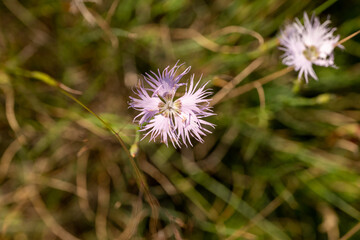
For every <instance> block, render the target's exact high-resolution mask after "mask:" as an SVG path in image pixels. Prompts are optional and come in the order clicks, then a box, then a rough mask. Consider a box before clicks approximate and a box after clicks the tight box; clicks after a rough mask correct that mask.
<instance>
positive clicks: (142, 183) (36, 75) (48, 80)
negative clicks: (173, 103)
mask: <svg viewBox="0 0 360 240" xmlns="http://www.w3.org/2000/svg"><path fill="white" fill-rule="evenodd" d="M9 72H10V73H12V74H15V75H19V76H23V77H28V78H33V79H36V80H40V81H42V82H44V83H45V84H47V85H50V86H52V87H55V88H57V89H58V90H59V91H60V92H61V93H62V94H64V95H66V96H67V97H69V98H70V99H72V100H73V101H74V102H76V103H77V104H79V105H80V106H81V107H82V108H84V109H85V110H86V111H88V112H89V113H90V114H91V115H93V116H95V117H96V118H97V119H98V120H99V121H100V122H101V123H102V124H103V125H104V127H105V128H107V129H108V130H109V131H110V132H111V133H112V134H113V135H114V136H115V137H116V139H117V140H118V141H119V143H120V145H121V147H122V148H123V149H124V151H125V152H126V154H127V155H128V158H129V160H130V164H131V166H132V168H133V169H134V171H135V175H136V178H137V180H138V181H137V183H138V185H139V188H140V190H141V191H143V192H144V193H145V199H146V200H147V201H148V203H149V205H150V207H151V210H152V217H153V221H151V222H150V228H151V231H152V232H153V233H155V232H156V225H157V219H158V213H159V210H158V208H159V203H158V202H157V200H156V199H155V198H154V197H153V196H152V194H151V193H150V190H149V186H148V185H147V183H146V180H145V178H144V176H143V174H142V172H141V171H140V169H139V167H138V166H137V164H136V162H135V158H134V157H133V156H132V155H131V153H130V151H129V149H128V148H127V147H126V145H125V142H124V141H123V139H122V138H121V137H120V135H119V134H118V133H117V132H116V131H115V130H114V129H113V128H112V127H111V126H110V124H109V123H107V122H106V121H105V120H103V119H102V118H101V117H100V116H99V115H98V114H96V113H95V112H94V111H92V110H91V109H90V108H88V107H87V106H86V105H85V104H84V103H82V102H81V101H80V100H78V99H77V98H75V97H74V96H73V95H72V94H71V93H76V94H79V93H80V92H79V91H77V90H73V89H71V88H69V87H67V86H65V85H64V84H62V83H60V82H58V81H56V80H55V79H53V78H52V77H50V76H49V75H47V74H45V73H42V72H36V71H27V70H23V69H15V70H9Z"/></svg>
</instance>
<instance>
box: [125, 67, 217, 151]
mask: <svg viewBox="0 0 360 240" xmlns="http://www.w3.org/2000/svg"><path fill="white" fill-rule="evenodd" d="M181 66H182V64H181V65H178V64H177V63H176V64H175V66H174V67H173V68H171V69H170V67H167V68H165V69H164V71H163V72H162V73H161V72H160V70H158V74H155V73H154V72H151V73H152V75H150V74H148V73H146V74H145V75H146V76H144V79H145V82H146V83H147V84H148V85H149V86H150V88H146V87H145V86H143V84H142V85H141V86H140V87H139V88H138V89H137V90H136V91H135V94H136V95H137V96H138V97H139V98H133V97H130V99H131V102H130V107H132V108H134V109H135V110H138V111H140V113H139V114H138V115H137V116H136V117H135V119H134V121H135V120H136V119H138V118H140V120H137V121H138V122H139V124H140V125H141V126H142V129H141V131H144V132H146V134H145V136H144V138H145V137H146V136H148V135H150V141H155V140H156V139H157V138H160V140H161V142H164V143H165V144H166V145H168V141H169V140H170V141H171V142H172V144H173V145H174V146H175V147H177V146H178V147H180V144H181V142H183V143H184V144H185V145H186V146H187V143H189V144H190V145H192V144H191V140H190V138H191V137H193V138H195V139H196V140H197V141H199V142H203V139H202V137H203V136H205V135H206V133H210V131H209V130H207V129H206V128H204V127H203V126H205V125H207V126H210V127H214V124H212V123H209V122H207V121H205V120H203V118H204V117H208V116H211V115H214V113H212V110H211V107H210V106H209V103H210V99H206V97H208V96H209V95H210V94H211V92H210V91H208V90H205V86H206V84H204V85H202V86H201V87H199V88H198V86H199V82H197V83H196V84H194V75H192V76H191V78H190V84H189V86H188V85H187V84H184V83H179V81H180V79H181V78H182V77H183V76H184V75H185V74H187V73H188V72H189V71H190V67H188V68H187V69H185V71H184V72H182V73H180V74H179V75H176V71H177V70H178V69H179V67H181ZM184 85H185V86H186V90H185V93H184V94H183V95H182V96H181V97H178V98H177V95H176V93H177V90H178V88H179V87H181V86H184ZM197 88H198V89H197ZM149 93H150V94H149Z"/></svg>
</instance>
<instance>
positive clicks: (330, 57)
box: [279, 13, 342, 82]
mask: <svg viewBox="0 0 360 240" xmlns="http://www.w3.org/2000/svg"><path fill="white" fill-rule="evenodd" d="M329 24H330V20H329V19H328V20H326V21H325V22H324V23H322V24H321V23H320V20H319V18H318V17H315V16H314V15H312V17H311V19H309V17H308V15H307V14H306V13H304V24H301V22H300V20H299V19H298V18H296V19H295V22H293V23H292V24H288V25H286V26H285V28H284V29H283V30H281V36H280V38H279V41H280V45H281V47H279V49H281V50H283V51H284V52H285V53H284V54H283V55H282V59H283V60H282V62H283V63H284V64H285V65H288V66H293V67H294V69H295V71H298V72H299V74H298V78H299V79H300V78H301V77H302V75H304V78H305V81H306V82H308V75H310V76H311V77H312V78H314V79H315V80H318V77H317V76H316V74H315V71H314V69H313V66H312V65H313V64H315V65H318V66H323V67H334V68H336V66H335V64H334V53H333V50H334V48H335V47H336V46H338V47H342V46H341V45H338V44H337V42H338V41H339V38H340V36H339V35H336V36H334V32H335V30H336V28H330V27H329Z"/></svg>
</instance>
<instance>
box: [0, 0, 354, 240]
mask: <svg viewBox="0 0 360 240" xmlns="http://www.w3.org/2000/svg"><path fill="white" fill-rule="evenodd" d="M304 11H306V12H308V13H309V14H311V13H313V12H315V13H316V14H317V15H318V16H319V17H320V19H321V21H322V22H323V21H325V20H326V19H327V17H328V16H330V18H331V21H332V24H331V26H332V27H336V28H337V31H336V34H340V36H341V38H344V37H346V36H348V35H350V34H351V33H353V32H355V31H357V30H359V29H360V15H359V13H360V2H359V1H358V0H346V1H345V0H338V1H336V0H328V1H320V0H318V1H310V0H305V1H304V0H293V1H286V0H269V1H260V0H237V1H230V0H214V1H208V0H198V1H190V0H158V1H154V0H114V1H113V0H89V1H85V0H71V1H70V0H61V1H60V0H58V1H54V0H36V1H35V0H24V1H20V0H2V1H1V2H0V88H1V91H0V157H1V159H0V184H1V185H0V223H1V225H0V231H1V239H17V240H23V239H176V240H178V239H227V240H230V239H307V240H309V239H360V223H359V220H360V176H359V173H360V162H359V161H360V155H359V143H360V125H359V121H360V104H359V103H360V93H359V90H360V61H359V60H360V36H356V37H354V38H352V39H351V40H348V41H347V42H345V43H344V44H343V45H344V47H345V49H344V50H341V49H339V48H338V49H335V63H336V65H337V66H338V69H335V68H323V67H315V71H316V73H317V75H318V77H319V81H315V80H311V81H310V82H309V84H304V82H303V81H302V82H299V81H297V73H296V72H288V73H286V72H284V70H283V69H285V68H286V66H284V65H282V64H281V61H280V56H281V54H282V53H281V52H280V51H279V50H278V49H277V36H278V34H279V29H280V28H281V27H282V26H283V25H284V24H285V23H286V22H290V21H292V20H293V19H294V18H295V17H298V18H300V19H302V16H303V12H304ZM177 60H179V61H180V62H181V63H182V62H184V63H185V65H184V68H182V70H184V69H185V67H187V66H192V69H191V72H190V74H195V78H196V79H200V78H201V81H202V82H204V83H205V82H206V81H210V83H209V86H210V87H211V88H212V89H213V92H214V95H213V103H212V104H213V106H214V111H215V113H216V114H217V115H216V116H213V117H210V118H207V120H208V121H209V122H212V123H214V124H216V128H215V129H214V130H213V133H212V134H210V135H208V136H207V137H206V138H205V143H204V144H200V143H196V142H195V140H193V143H194V147H189V148H186V147H183V148H181V149H174V148H173V147H172V146H169V147H166V146H165V145H164V144H161V143H153V142H151V143H149V142H148V140H149V139H148V138H146V139H144V140H142V141H141V142H139V143H138V142H137V139H136V138H137V137H139V136H137V130H138V126H137V125H136V123H133V118H134V117H135V116H136V115H137V113H136V111H134V110H133V109H129V108H128V102H129V96H133V95H134V94H133V92H132V89H133V88H134V86H136V84H137V82H138V79H141V78H142V76H141V74H144V73H145V72H149V71H150V70H152V71H157V69H161V70H162V69H164V68H165V67H166V66H168V65H170V66H173V65H174V64H175V63H176V61H177ZM22 70H28V71H38V72H40V73H44V74H47V75H49V76H51V77H52V78H54V79H56V80H57V81H59V82H61V83H62V84H64V85H66V86H68V87H70V88H72V89H76V90H78V91H81V92H82V94H81V95H74V96H75V97H76V98H77V99H79V100H80V101H82V102H83V103H84V104H85V105H86V106H88V107H89V108H90V109H92V110H93V111H94V112H96V113H97V114H99V116H101V118H102V119H104V120H105V121H106V122H108V123H109V124H110V125H111V126H112V127H113V128H114V129H115V131H118V133H119V135H120V136H121V137H122V138H123V140H124V141H125V143H126V146H127V148H130V147H131V146H132V147H133V149H136V148H137V149H138V151H137V154H136V157H135V161H136V163H137V164H138V166H139V168H140V170H141V171H142V173H143V175H144V177H145V179H146V181H147V183H148V185H149V190H150V193H151V194H152V195H153V196H154V197H155V198H156V199H157V201H158V202H159V208H158V210H159V222H158V225H157V227H156V230H155V231H151V230H150V225H151V213H152V211H151V206H150V205H149V203H148V201H146V200H145V198H144V193H143V192H141V191H139V187H138V185H137V178H136V174H135V173H134V170H133V168H132V166H131V164H130V161H129V158H128V157H127V154H126V152H125V151H124V150H123V149H122V148H121V146H120V144H119V142H118V141H117V139H116V138H115V137H114V135H112V134H111V133H110V132H109V131H108V130H107V129H106V128H104V126H103V125H102V123H101V122H100V121H99V120H98V119H97V118H96V117H95V116H94V115H92V114H90V113H89V112H87V111H86V110H85V109H84V108H82V107H81V106H80V105H79V104H77V103H76V102H74V101H73V100H71V99H70V98H68V97H67V96H65V95H63V94H62V93H61V92H60V91H59V90H58V89H57V88H54V87H51V86H49V85H46V84H44V82H41V81H38V80H37V79H34V78H28V77H25V76H24V75H22V74H18V73H19V72H21V71H22ZM180 70H181V69H180ZM273 73H275V75H273ZM190 74H188V75H187V76H186V77H185V78H183V80H184V81H186V80H188V79H189V77H190ZM258 80H259V81H258ZM140 137H141V136H140ZM134 153H135V152H134Z"/></svg>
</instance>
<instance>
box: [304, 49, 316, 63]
mask: <svg viewBox="0 0 360 240" xmlns="http://www.w3.org/2000/svg"><path fill="white" fill-rule="evenodd" d="M303 54H304V56H305V58H306V59H307V60H309V61H311V62H313V61H315V60H317V59H318V57H319V51H318V49H317V48H316V47H315V46H310V47H309V46H306V48H305V50H304V51H303Z"/></svg>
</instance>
